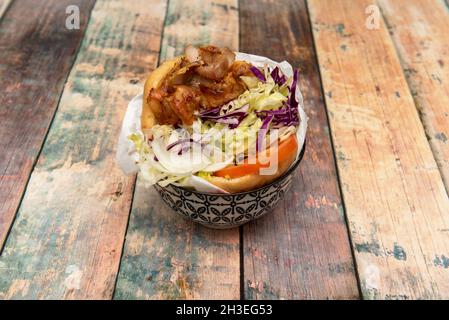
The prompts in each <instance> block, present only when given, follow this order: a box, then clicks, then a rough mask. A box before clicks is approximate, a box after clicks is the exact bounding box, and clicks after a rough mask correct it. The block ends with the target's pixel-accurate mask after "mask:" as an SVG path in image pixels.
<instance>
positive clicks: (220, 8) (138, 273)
mask: <svg viewBox="0 0 449 320" xmlns="http://www.w3.org/2000/svg"><path fill="white" fill-rule="evenodd" d="M188 43H193V44H197V45H198V44H208V43H212V44H216V45H219V46H228V47H229V48H231V49H234V50H236V49H238V48H237V46H238V11H237V1H236V0H216V1H213V2H203V1H189V2H186V1H181V0H170V1H169V7H168V13H167V17H166V21H165V27H164V37H163V42H162V53H161V60H166V59H169V58H171V57H173V56H175V55H179V54H181V53H182V51H183V49H184V46H185V45H186V44H188ZM239 275H240V272H239V230H238V229H234V230H224V231H220V230H211V229H206V228H204V227H202V226H199V225H196V224H193V223H192V222H190V221H186V220H184V219H183V218H182V217H180V216H178V215H176V213H174V212H173V211H171V209H169V208H168V207H167V206H166V205H165V204H164V203H163V202H162V200H161V199H160V198H159V195H158V194H157V193H156V191H155V190H154V189H152V188H151V189H147V188H145V187H144V186H143V183H142V182H141V181H140V180H139V179H138V180H137V186H136V191H135V196H134V202H133V208H132V213H131V218H130V222H129V228H128V233H127V237H126V243H125V248H124V255H123V259H122V263H121V268H120V273H119V278H118V281H117V287H116V291H115V298H117V299H129V298H132V299H238V298H239V297H240V284H239V282H240V277H239Z"/></svg>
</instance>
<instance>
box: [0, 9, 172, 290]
mask: <svg viewBox="0 0 449 320" xmlns="http://www.w3.org/2000/svg"><path fill="white" fill-rule="evenodd" d="M71 2H73V1H71ZM58 3H59V1H58ZM13 9H14V7H13V8H11V11H8V13H10V12H13V11H14V10H13ZM165 9H166V3H165V2H161V1H156V0H154V1H148V0H135V1H132V2H128V1H127V2H124V1H112V0H98V1H97V2H96V4H95V7H94V9H93V12H92V16H91V20H90V22H89V26H88V28H87V31H86V36H85V38H84V41H83V43H82V47H81V49H80V52H79V54H78V56H77V58H76V61H75V64H74V66H73V69H72V71H71V73H70V75H69V78H68V81H67V84H66V85H65V88H64V92H63V95H62V98H61V101H60V103H59V108H58V111H57V113H56V116H55V119H54V121H53V123H52V126H51V128H50V131H49V134H48V137H47V140H46V142H45V144H44V147H43V150H42V153H41V155H40V157H39V160H38V163H37V164H36V167H35V170H34V172H33V174H32V175H31V178H30V181H29V184H28V187H27V190H26V193H25V195H24V198H23V201H22V203H21V206H20V209H19V212H18V215H17V218H16V221H15V223H14V227H13V229H12V231H11V234H10V236H9V238H8V241H7V243H6V246H5V249H4V252H3V254H2V256H1V257H0V298H5V299H7V298H14V299H22V298H39V299H60V298H64V299H72V298H80V299H86V298H94V299H110V298H111V297H112V293H113V290H114V285H115V280H116V275H117V272H118V268H119V262H120V257H121V252H122V246H123V243H124V236H125V231H126V226H127V222H128V216H129V210H130V206H131V199H132V192H133V186H134V181H135V178H134V177H126V176H124V175H123V173H122V172H121V170H120V169H119V168H118V167H117V166H116V164H115V161H114V157H115V148H116V143H117V139H118V134H119V131H120V126H121V121H122V118H123V116H124V112H125V110H126V106H127V102H128V101H129V100H130V99H131V98H132V97H133V96H134V95H136V94H138V93H139V92H140V91H141V88H142V83H143V81H144V80H145V77H146V75H147V73H148V72H149V71H150V70H152V69H153V68H154V67H155V66H156V62H157V55H158V52H159V48H160V34H161V31H162V30H161V29H162V24H163V19H164V13H165ZM7 21H8V19H6V20H5V22H7ZM43 25H46V24H44V23H43ZM41 37H44V40H45V37H47V38H48V39H51V38H52V34H51V33H50V34H46V33H44V34H42V35H41ZM56 39H57V38H56ZM45 43H48V42H44V44H45ZM48 44H51V42H50V43H48ZM45 48H46V47H45V46H44V47H42V46H41V47H40V48H39V50H41V52H42V54H44V53H45V50H44V49H45ZM48 65H50V63H47V65H46V67H47V68H48ZM42 81H43V80H42ZM34 120H35V122H36V123H39V121H38V120H39V118H37V119H34ZM21 151H22V152H24V149H22V150H21ZM25 151H26V149H25Z"/></svg>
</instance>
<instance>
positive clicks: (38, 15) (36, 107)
mask: <svg viewBox="0 0 449 320" xmlns="http://www.w3.org/2000/svg"><path fill="white" fill-rule="evenodd" d="M93 3H94V1H93V0H89V1H81V0H76V1H70V0H64V1H56V0H54V1H39V2H36V1H32V0H18V1H14V2H13V3H11V5H10V7H9V9H8V10H7V11H6V13H5V15H4V16H3V17H2V18H1V20H0V86H1V88H2V93H1V95H0V106H1V110H0V150H1V152H0V250H1V248H2V247H3V244H4V241H5V239H6V236H7V234H8V230H9V229H10V226H11V224H12V222H13V220H14V216H15V214H16V211H17V208H18V206H19V204H20V200H21V198H22V195H23V192H24V190H25V187H26V184H27V181H28V179H29V176H30V172H31V170H32V168H33V165H34V163H35V161H36V157H37V156H38V154H39V151H40V149H41V147H42V143H43V141H44V139H45V135H46V133H47V131H48V128H49V126H50V123H51V120H52V118H53V115H54V112H55V110H56V106H57V103H58V100H59V98H60V96H61V93H62V89H63V87H64V81H65V79H66V78H67V75H68V73H69V71H70V68H71V66H72V64H73V60H74V58H75V54H76V51H77V50H78V48H79V45H80V43H81V39H82V37H83V34H84V30H85V26H86V24H87V19H88V17H89V15H90V11H91V9H92V6H93ZM69 4H75V5H78V6H79V9H80V15H81V19H80V29H79V30H67V29H66V28H65V20H66V13H65V8H66V7H67V6H68V5H69ZM7 6H8V1H2V2H1V3H0V16H1V14H2V12H4V10H5V9H6V8H7Z"/></svg>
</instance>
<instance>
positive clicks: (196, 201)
mask: <svg viewBox="0 0 449 320" xmlns="http://www.w3.org/2000/svg"><path fill="white" fill-rule="evenodd" d="M305 148H306V143H305V142H304V145H303V148H302V150H301V153H300V154H299V156H298V158H297V159H296V161H295V162H294V163H293V164H292V166H291V167H290V168H289V169H288V170H287V171H286V172H285V173H284V174H283V175H282V176H280V177H279V178H278V179H276V180H275V181H273V182H271V183H270V184H267V185H265V186H263V187H260V188H258V189H255V190H251V191H247V192H239V193H233V194H222V193H204V192H198V191H194V190H189V189H186V188H182V187H179V186H175V185H173V184H170V185H168V186H166V187H161V186H159V185H158V184H156V185H155V186H154V188H155V189H156V190H157V191H158V192H159V194H160V196H161V197H162V200H163V201H164V202H165V203H166V204H167V205H168V206H169V207H170V208H171V209H173V211H174V212H176V213H178V214H180V215H181V216H183V217H185V218H187V219H190V220H193V221H195V222H197V223H200V224H202V225H204V226H206V227H209V228H215V229H228V228H234V227H238V226H240V225H242V224H245V223H247V222H249V221H252V220H255V219H258V218H260V217H262V216H264V215H265V214H266V213H268V212H270V211H271V210H272V209H273V208H274V207H275V206H276V205H277V204H278V203H279V201H280V200H282V199H283V198H284V194H285V193H286V192H287V191H288V190H289V189H290V186H291V184H292V177H293V174H294V172H295V169H296V168H297V167H298V165H299V163H300V162H301V160H302V158H303V155H304V150H305Z"/></svg>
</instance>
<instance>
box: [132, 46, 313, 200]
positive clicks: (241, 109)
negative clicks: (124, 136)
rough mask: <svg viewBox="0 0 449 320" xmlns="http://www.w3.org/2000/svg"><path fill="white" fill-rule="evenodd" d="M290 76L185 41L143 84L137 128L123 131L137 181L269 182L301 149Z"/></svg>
mask: <svg viewBox="0 0 449 320" xmlns="http://www.w3.org/2000/svg"><path fill="white" fill-rule="evenodd" d="M297 81H298V70H294V72H293V75H292V76H291V77H287V76H286V75H284V74H283V73H282V71H281V69H280V68H279V67H278V66H276V67H270V66H268V65H263V66H256V65H254V64H252V63H251V62H248V61H244V60H238V59H236V55H235V53H234V52H232V51H231V50H229V49H227V48H218V47H215V46H211V45H209V46H204V47H199V48H197V47H194V46H187V47H186V48H185V51H184V55H182V56H179V57H176V58H174V59H171V60H169V61H166V62H164V63H163V64H162V65H161V66H159V67H158V68H157V69H156V70H154V71H153V72H152V73H151V75H150V76H149V77H148V79H147V81H146V83H145V88H144V94H143V102H142V112H141V129H142V130H141V131H139V132H134V133H132V134H131V135H130V136H129V139H130V140H131V141H132V142H133V144H134V147H135V150H136V151H137V154H138V159H137V164H138V166H139V169H140V172H141V176H142V178H143V180H144V181H145V182H146V183H147V184H150V185H156V184H157V185H158V186H160V187H165V186H168V185H170V184H173V185H175V186H181V187H186V188H195V186H197V185H198V183H197V182H198V180H200V181H204V182H205V183H207V184H209V185H211V186H213V190H214V191H218V192H222V193H239V192H246V191H251V190H255V189H257V188H260V187H263V186H265V185H267V184H270V183H271V182H273V181H274V180H276V179H277V178H279V177H280V176H282V175H283V174H284V173H285V172H286V171H287V170H288V169H289V168H290V167H291V166H292V164H293V163H294V161H295V160H296V159H297V158H298V154H299V151H300V150H299V148H300V147H302V146H301V145H300V143H299V142H298V138H297V131H298V129H299V128H301V126H302V125H305V124H303V119H301V117H300V113H299V105H298V94H297ZM195 182H196V183H195Z"/></svg>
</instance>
